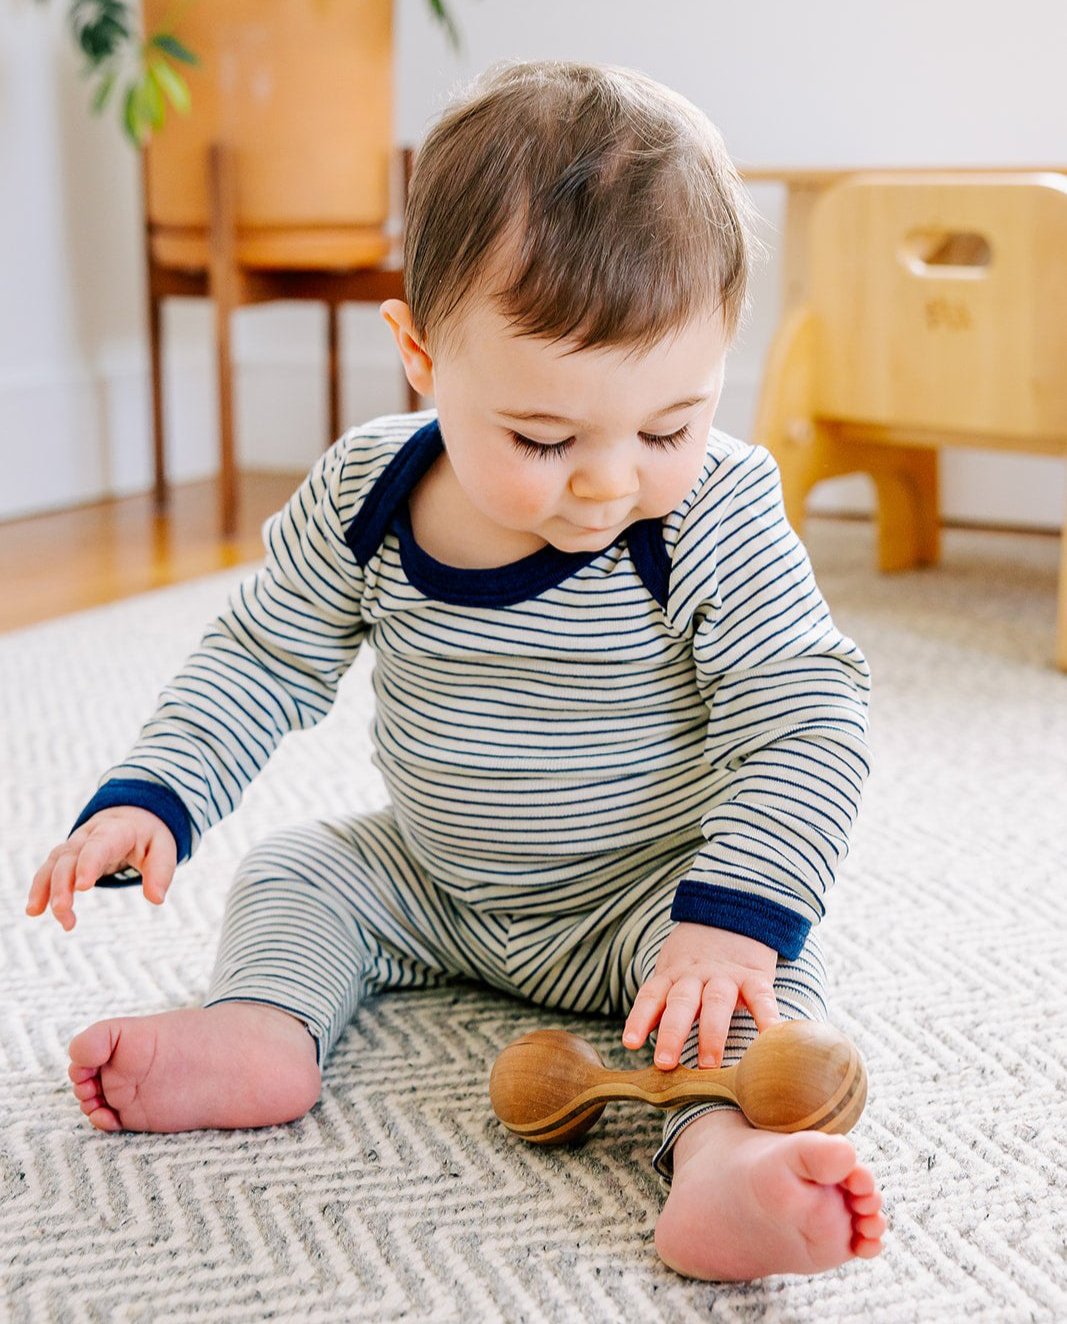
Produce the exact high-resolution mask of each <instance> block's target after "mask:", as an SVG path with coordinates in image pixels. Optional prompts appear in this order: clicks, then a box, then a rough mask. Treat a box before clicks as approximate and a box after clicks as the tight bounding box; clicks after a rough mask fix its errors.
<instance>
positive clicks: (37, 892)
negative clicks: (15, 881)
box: [26, 846, 63, 915]
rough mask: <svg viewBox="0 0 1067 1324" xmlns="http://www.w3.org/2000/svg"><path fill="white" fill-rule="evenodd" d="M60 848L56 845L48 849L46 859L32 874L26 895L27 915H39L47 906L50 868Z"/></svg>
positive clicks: (52, 867)
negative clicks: (51, 849)
mask: <svg viewBox="0 0 1067 1324" xmlns="http://www.w3.org/2000/svg"><path fill="white" fill-rule="evenodd" d="M62 849H63V847H62V846H57V847H56V848H55V850H53V851H50V852H49V855H48V859H47V860H45V862H44V864H42V865H41V867H40V868H39V869H38V870H37V872H36V873H35V874H34V875H33V882H32V883H30V891H29V895H28V896H27V897H26V914H27V915H40V914H42V913H43V912H44V911H45V909H46V908H47V906H48V896H49V893H50V892H51V890H52V870H53V869H54V868H55V867H56V860H57V859H58V858H59V854H60V851H62Z"/></svg>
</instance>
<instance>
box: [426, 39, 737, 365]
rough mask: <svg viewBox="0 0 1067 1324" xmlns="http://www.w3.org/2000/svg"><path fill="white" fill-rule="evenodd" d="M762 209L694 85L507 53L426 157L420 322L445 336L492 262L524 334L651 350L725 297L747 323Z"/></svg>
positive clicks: (508, 312) (430, 142) (505, 302)
mask: <svg viewBox="0 0 1067 1324" xmlns="http://www.w3.org/2000/svg"><path fill="white" fill-rule="evenodd" d="M749 214H750V206H749V203H748V199H747V195H746V193H745V190H744V187H743V185H742V183H741V180H740V178H739V176H738V174H737V171H736V169H735V168H734V166H733V163H732V162H731V161H730V158H729V157H728V156H727V154H726V149H725V147H724V146H723V141H722V138H721V136H720V135H719V132H718V130H717V129H716V128H715V127H714V125H712V123H711V122H710V121H709V120H708V119H707V117H706V116H705V115H704V114H702V113H701V112H700V111H699V110H697V109H696V107H695V106H693V105H692V104H691V103H690V102H688V101H686V100H685V98H684V97H681V96H679V95H678V94H677V93H675V92H672V91H670V90H669V89H668V88H666V87H663V86H662V85H661V84H659V83H656V82H654V81H653V80H652V79H651V78H648V77H646V76H645V75H643V74H640V73H636V72H634V71H633V70H629V69H619V68H611V67H605V66H600V65H588V64H575V63H569V62H562V61H543V62H533V63H515V64H505V65H497V66H495V67H494V68H493V69H490V70H489V72H488V73H487V74H486V75H484V76H483V77H482V78H481V79H479V80H478V81H477V82H476V83H475V84H474V85H473V86H472V88H471V89H470V90H469V91H467V92H466V94H464V95H463V96H461V98H460V99H459V100H457V101H455V102H454V103H453V104H452V105H451V106H450V107H449V108H448V109H447V110H446V111H445V113H444V115H443V116H442V117H441V118H440V119H439V120H438V121H437V123H436V124H435V125H434V126H433V128H432V129H431V131H430V133H429V135H428V136H427V138H426V141H425V142H424V144H423V145H422V147H421V148H420V150H419V152H418V155H417V158H416V162H415V169H414V173H413V175H412V180H411V188H410V193H409V198H408V207H407V215H406V218H405V238H404V270H405V287H406V294H407V301H408V303H409V305H410V307H411V314H412V322H413V323H414V327H415V330H416V332H417V333H418V334H419V335H420V337H422V338H423V339H424V340H425V341H426V342H427V343H432V344H433V345H434V346H435V347H436V346H437V345H438V344H440V343H441V341H442V340H443V339H447V335H448V328H447V326H446V323H447V322H448V320H449V319H450V318H451V317H452V316H453V315H454V314H455V313H456V311H457V309H459V308H460V307H461V306H462V305H463V304H464V302H465V301H466V299H467V297H468V294H470V293H472V292H475V291H478V278H479V277H481V278H482V279H483V280H484V279H485V277H486V274H487V271H488V269H489V268H490V267H491V266H493V267H495V268H499V274H498V277H497V279H496V280H495V287H494V288H492V289H490V290H489V293H490V295H491V297H492V298H494V299H495V300H496V302H497V305H498V307H499V309H500V311H501V312H503V313H504V315H505V316H506V317H507V318H508V319H509V320H510V321H511V322H512V324H513V325H514V326H515V327H516V328H517V329H518V332H519V334H523V335H530V336H538V337H544V338H546V339H549V340H552V341H557V340H571V339H573V340H574V341H575V347H576V348H580V349H588V348H592V347H594V346H607V345H612V346H615V345H623V346H632V347H633V348H635V349H637V350H644V349H647V348H650V347H651V346H652V345H653V344H655V343H656V342H657V341H658V340H660V339H662V338H663V337H664V336H665V335H667V334H669V333H671V332H673V331H677V330H679V329H681V328H682V327H683V326H684V325H685V324H686V323H687V322H688V321H689V320H690V319H691V318H693V317H694V316H697V315H700V314H702V313H703V314H706V313H710V312H711V311H713V310H714V309H716V308H718V307H721V309H722V313H723V317H724V321H725V325H726V330H727V334H728V335H732V334H733V333H734V331H735V330H736V329H737V326H738V324H739V322H740V320H741V316H742V313H743V310H744V306H745V299H746V290H747V285H748V276H749V269H750V264H751V260H752V245H753V240H752V238H751V236H750V234H749V229H748V218H749ZM505 255H506V256H505ZM494 275H497V272H496V271H494ZM481 292H484V289H483V291H481Z"/></svg>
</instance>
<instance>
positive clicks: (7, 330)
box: [0, 0, 1067, 527]
mask: <svg viewBox="0 0 1067 1324" xmlns="http://www.w3.org/2000/svg"><path fill="white" fill-rule="evenodd" d="M309 3H310V0H309ZM451 3H452V6H453V9H454V11H455V13H456V15H457V17H458V19H459V22H460V25H461V27H462V29H463V32H464V37H465V46H464V49H463V51H462V53H461V54H460V55H459V56H458V57H457V56H455V55H454V54H453V53H452V52H451V51H450V50H449V48H448V47H447V45H446V43H445V42H444V39H443V37H442V36H441V34H440V33H439V32H438V31H437V30H436V29H435V28H434V27H433V26H432V25H431V23H430V21H429V20H428V18H427V17H426V4H425V0H398V7H397V80H398V106H397V130H398V135H399V137H400V138H401V139H402V140H405V141H417V140H418V138H419V137H420V136H421V135H422V133H423V132H424V130H425V127H426V125H427V123H428V122H429V120H430V119H431V118H432V117H433V115H434V113H435V112H436V110H437V109H438V108H439V107H440V106H441V105H442V104H443V103H444V101H445V99H446V97H447V94H448V92H449V90H450V89H451V87H452V86H453V85H455V84H456V83H458V82H460V81H462V80H464V79H465V78H467V77H469V76H470V75H472V74H474V73H475V72H477V71H478V70H480V69H481V68H483V67H484V66H485V65H486V64H488V63H490V62H491V61H493V60H495V59H499V58H503V57H529V58H536V57H562V58H575V59H588V60H603V61H608V62H612V63H618V64H627V65H631V66H635V67H638V68H641V69H644V70H645V71H647V72H648V73H650V74H651V75H652V76H654V77H657V78H660V79H662V80H663V81H665V82H669V83H671V84H672V85H673V86H675V87H677V88H678V89H679V90H680V91H681V92H683V93H684V94H686V95H687V96H689V97H690V98H691V99H692V100H693V101H695V102H696V103H697V104H698V105H700V106H702V107H703V108H704V109H705V110H706V111H707V112H708V113H709V115H711V117H712V118H713V119H714V120H715V121H716V122H717V123H718V124H719V126H720V127H721V128H722V130H723V133H724V135H725V137H726V141H727V144H728V146H729V147H730V149H731V151H732V152H733V154H734V156H735V157H736V158H737V159H738V160H739V161H740V162H741V163H742V164H744V165H749V166H752V167H755V166H761V165H771V166H786V165H795V166H819V165H908V164H916V165H922V164H944V163H958V164H985V163H1005V164H1018V165H1024V164H1030V163H1038V164H1046V163H1063V164H1065V165H1067V133H1065V131H1064V124H1065V123H1067V120H1065V115H1064V108H1063V94H1062V85H1063V81H1062V80H1063V75H1062V57H1063V51H1064V50H1065V49H1067V43H1065V40H1064V39H1065V37H1067V6H1064V4H1063V3H1062V0H1017V2H1016V3H1015V4H1013V5H1012V6H1010V7H1005V6H1003V5H1002V4H999V3H997V4H994V3H991V2H990V0H938V2H937V3H931V2H930V0H896V2H895V3H894V4H892V5H888V4H885V5H869V4H857V3H855V0H803V2H802V3H798V2H797V0H764V2H763V3H758V2H757V0H748V2H747V3H744V2H743V0H734V3H732V4H727V3H723V2H722V0H719V2H718V3H711V0H661V2H660V3H659V4H655V5H653V4H650V3H648V0H585V2H584V3H582V4H577V3H575V0H538V3H537V4H518V3H514V2H513V0H512V2H509V0H451ZM65 12H66V3H65V0H49V3H48V4H45V5H43V6H42V5H38V4H36V3H33V2H32V0H0V189H2V196H3V205H2V206H0V254H3V258H2V266H0V517H3V516H5V515H14V514H18V513H25V512H30V511H35V510H43V509H47V508H53V507H58V506H63V505H69V504H73V503H77V502H80V501H85V500H89V499H92V498H94V497H97V496H100V495H103V494H106V493H125V492H131V491H136V490H140V489H143V488H145V487H147V486H148V483H149V476H150V440H149V415H148V408H149V406H148V375H147V353H146V340H145V330H144V279H143V271H142V266H141V263H142V251H141V235H140V213H139V196H140V179H139V169H138V163H137V159H136V156H135V154H134V153H133V152H132V151H131V150H130V149H129V148H128V147H127V145H126V144H125V141H124V140H123V139H122V138H121V136H120V134H119V132H118V129H117V125H116V123H115V121H114V119H113V117H111V116H110V115H109V116H108V117H106V118H105V119H103V120H96V119H93V118H92V117H91V116H90V115H89V113H88V110H87V107H86V91H85V87H84V85H83V84H82V83H81V82H80V80H79V79H78V77H77V65H76V61H75V58H74V55H73V52H72V51H71V50H70V49H69V47H70V43H69V40H68V38H67V35H66V32H65V29H64V23H63V19H64V16H65ZM753 192H754V197H755V200H756V203H757V206H758V207H759V209H760V211H761V212H762V213H763V216H764V218H765V221H764V224H763V227H762V232H763V237H764V239H765V240H766V241H767V242H768V244H769V246H770V248H771V252H772V256H771V259H770V261H769V263H768V264H767V266H766V268H765V269H764V270H763V271H761V273H760V275H759V278H758V282H757V290H756V307H755V311H754V315H753V317H752V318H751V320H750V322H749V325H748V327H747V328H746V330H745V332H744V333H743V335H742V338H741V341H740V343H739V345H738V347H737V349H736V350H735V352H734V354H733V355H732V359H731V372H730V379H729V384H728V388H727V391H726V394H725V395H724V399H723V404H722V407H721V412H720V415H719V422H720V424H721V425H722V426H724V427H726V428H727V429H729V430H731V431H734V432H737V433H738V434H740V435H745V434H746V433H747V431H748V429H749V426H750V422H751V417H752V410H753V406H754V397H755V391H756V386H757V383H758V379H759V373H760V370H761V365H762V361H763V356H764V353H765V351H766V347H767V344H768V341H769V339H770V336H771V333H772V331H773V328H774V324H775V316H776V312H777V301H778V284H777V283H778V269H777V263H776V259H775V257H774V250H775V248H776V246H777V242H778V235H779V229H780V226H781V221H782V211H781V204H782V199H781V196H780V192H779V191H778V190H777V189H775V188H774V187H771V186H761V187H759V188H756V189H754V191H753ZM210 332H211V325H210V315H209V310H208V308H207V305H206V304H205V303H203V302H196V301H178V300H175V301H172V302H171V303H170V304H169V305H168V310H167V313H166V335H167V365H166V390H167V410H168V418H167V421H168V430H169V440H170V447H171V456H172V466H171V467H172V473H173V475H174V476H175V477H176V478H178V479H182V478H191V477H194V476H200V475H203V474H206V473H209V472H211V470H212V469H213V467H214V464H215V453H216V444H217V434H216V400H215V385H214V371H213V362H212V351H211V339H210ZM237 356H238V365H239V366H238V374H239V377H238V383H239V384H238V429H239V434H240V442H239V446H240V453H241V458H242V462H243V463H245V464H246V465H249V466H256V467H263V468H298V467H301V466H305V465H307V464H309V463H310V462H311V461H312V460H313V459H314V456H315V455H316V453H317V452H318V449H319V448H320V446H321V444H322V442H323V441H324V440H325V428H326V422H325V418H326V406H325V385H324V374H325V314H324V312H323V311H322V310H321V309H319V308H317V307H315V306H313V305H303V304H276V305H267V306H260V307H256V308H250V309H243V310H242V311H241V312H240V313H239V314H238V315H237ZM344 372H345V391H346V418H347V419H349V420H350V421H359V420H360V419H361V418H364V417H368V416H370V415H371V414H374V413H378V412H382V411H384V410H389V409H393V408H399V407H402V402H403V393H402V390H401V379H400V376H399V369H398V367H397V366H396V365H395V362H394V359H393V354H392V349H391V342H390V341H389V339H388V337H387V333H386V330H385V328H384V326H383V325H382V324H381V323H380V322H379V321H378V318H377V314H376V313H375V312H374V311H373V310H371V309H359V308H350V309H348V310H346V314H345V318H344ZM1063 469H1064V466H1063V465H1062V464H1061V463H1060V462H1058V461H1055V460H1051V459H1040V458H1032V459H1030V458H1027V459H1023V458H1016V457H1004V456H997V455H994V454H991V453H987V452H980V451H960V452H952V453H950V454H948V455H946V464H945V483H944V509H945V513H946V515H947V516H949V517H953V518H961V519H978V520H986V521H990V522H994V523H997V522H999V523H1021V524H1032V525H1035V526H1038V527H1058V526H1059V525H1060V524H1061V522H1062V518H1063V510H1064V492H1065V481H1064V472H1063ZM817 500H818V501H819V502H820V503H821V504H823V505H829V506H833V507H836V508H844V509H864V508H867V505H868V503H869V492H868V489H867V484H866V480H863V479H846V480H841V482H840V483H838V484H827V485H826V486H825V487H824V488H823V489H821V493H820V495H819V496H818V497H817Z"/></svg>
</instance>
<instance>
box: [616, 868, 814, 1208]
mask: <svg viewBox="0 0 1067 1324" xmlns="http://www.w3.org/2000/svg"><path fill="white" fill-rule="evenodd" d="M673 900H674V890H673V887H672V888H671V889H670V890H669V891H668V892H665V893H664V894H663V895H662V896H661V897H660V898H659V899H658V901H653V902H652V904H651V905H648V906H645V907H642V908H641V909H640V910H638V911H637V912H635V913H634V914H633V915H632V916H631V917H630V918H629V920H628V921H627V923H626V924H624V925H623V926H621V929H620V934H619V939H620V941H619V949H620V952H623V953H626V958H625V961H624V967H623V987H624V990H625V998H624V1005H623V1007H621V1008H620V1009H619V1010H620V1014H621V1015H623V1016H627V1015H629V1010H630V1007H632V1006H633V1002H634V999H635V998H636V996H637V991H638V989H639V988H640V987H641V985H642V984H643V983H644V982H645V980H646V979H649V978H651V976H652V974H653V972H654V970H655V966H656V959H657V957H658V956H659V951H660V948H661V947H662V946H663V943H664V941H665V940H666V938H667V935H668V934H669V933H670V932H671V930H672V929H673V928H674V927H675V924H674V921H672V920H671V917H670V910H671V904H672V902H673ZM628 931H629V932H628ZM635 932H636V933H637V934H638V935H639V936H638V938H637V941H636V944H633V938H632V935H633V934H634V933H635ZM628 938H629V941H627V939H628ZM628 947H631V951H632V954H630V953H627V948H628ZM826 986H827V977H826V963H825V961H824V959H823V954H822V949H821V947H820V945H819V941H818V939H817V938H816V937H815V935H814V931H813V932H812V933H810V934H809V936H808V939H807V942H805V944H804V946H803V948H802V949H801V951H800V953H799V954H798V956H797V957H796V958H795V959H794V960H789V959H787V958H786V957H784V956H779V958H778V965H777V970H776V973H775V977H774V995H775V998H776V999H777V1001H778V1011H779V1013H780V1014H781V1016H782V1018H783V1020H788V1021H792V1020H809V1021H825V1020H826V1019H827V1007H826ZM756 1034H757V1030H756V1023H755V1021H754V1020H753V1019H752V1015H751V1013H750V1012H749V1010H748V1008H747V1007H745V1006H740V1007H738V1008H737V1010H736V1011H735V1012H734V1014H733V1017H732V1019H731V1021H730V1029H729V1032H728V1033H727V1036H726V1044H725V1047H724V1049H723V1058H722V1064H723V1066H732V1065H733V1064H734V1063H735V1062H737V1061H739V1060H740V1058H741V1056H742V1054H743V1053H744V1051H745V1049H746V1048H748V1047H749V1045H750V1044H751V1043H752V1042H753V1041H754V1040H755V1038H756ZM651 1038H652V1042H653V1043H655V1040H656V1035H655V1032H653V1034H652V1036H651ZM697 1038H698V1026H697V1024H695V1023H694V1025H693V1026H692V1028H691V1029H690V1031H689V1035H688V1036H687V1038H686V1041H685V1044H684V1046H683V1048H682V1054H681V1061H682V1063H683V1065H684V1066H687V1067H695V1066H696V1065H697ZM734 1107H735V1105H734V1104H732V1103H728V1102H726V1101H725V1100H715V1101H712V1102H709V1103H691V1104H685V1105H683V1106H682V1107H681V1108H675V1109H672V1110H670V1111H669V1112H668V1113H667V1115H666V1119H665V1121H664V1124H663V1141H662V1143H661V1144H660V1147H659V1149H658V1150H657V1151H656V1153H655V1154H654V1155H653V1158H652V1165H653V1167H654V1168H655V1170H656V1171H657V1172H658V1173H659V1175H660V1176H661V1177H663V1178H664V1179H665V1180H666V1181H668V1182H669V1181H671V1179H672V1177H673V1174H674V1157H673V1151H674V1146H675V1144H676V1142H677V1140H678V1137H679V1136H680V1135H681V1133H682V1131H683V1130H684V1128H685V1127H687V1126H688V1125H689V1123H690V1122H692V1121H695V1120H696V1118H698V1117H702V1116H703V1115H704V1114H705V1113H711V1112H718V1111H720V1110H721V1109H723V1108H734Z"/></svg>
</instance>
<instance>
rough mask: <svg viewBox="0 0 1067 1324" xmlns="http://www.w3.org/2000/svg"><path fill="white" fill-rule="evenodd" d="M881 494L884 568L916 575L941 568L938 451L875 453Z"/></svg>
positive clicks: (873, 464)
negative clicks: (922, 570) (918, 571)
mask: <svg viewBox="0 0 1067 1324" xmlns="http://www.w3.org/2000/svg"><path fill="white" fill-rule="evenodd" d="M869 449H870V451H871V454H872V456H873V457H874V458H873V460H872V462H871V463H870V464H869V466H868V468H869V472H870V474H871V477H872V478H873V479H874V483H875V487H876V488H877V490H878V566H879V569H881V570H887V571H892V570H912V569H914V568H915V567H916V566H922V565H936V564H937V561H938V559H939V557H940V553H941V526H940V520H939V513H938V455H937V451H936V449H935V448H933V447H921V448H917V449H914V450H913V449H911V448H910V447H909V448H904V447H889V448H886V447H877V448H869Z"/></svg>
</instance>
